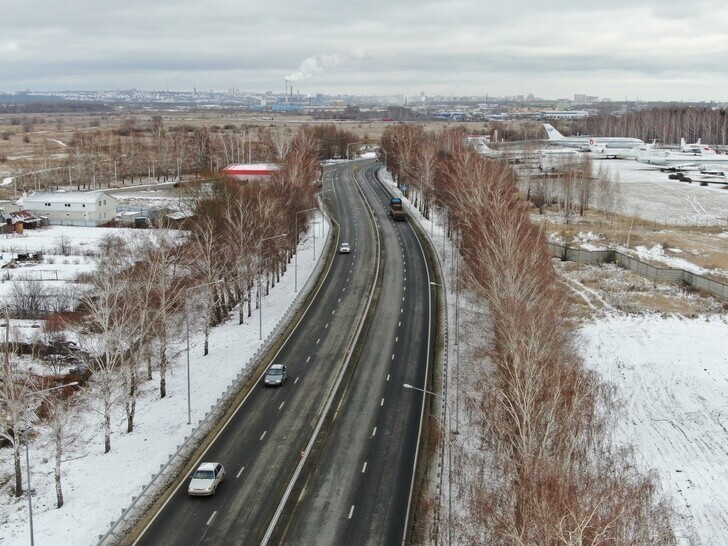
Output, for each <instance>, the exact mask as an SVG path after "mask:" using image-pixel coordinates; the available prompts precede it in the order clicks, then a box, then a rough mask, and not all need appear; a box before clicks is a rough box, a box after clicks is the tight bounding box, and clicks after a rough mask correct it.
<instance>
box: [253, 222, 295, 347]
mask: <svg viewBox="0 0 728 546" xmlns="http://www.w3.org/2000/svg"><path fill="white" fill-rule="evenodd" d="M286 236H288V233H281V234H280V235H273V236H272V237H263V238H262V239H261V240H260V241H258V324H259V327H260V330H259V334H258V339H259V340H262V339H263V295H262V294H261V277H262V276H263V243H264V242H266V241H270V240H272V239H278V238H279V237H286Z"/></svg>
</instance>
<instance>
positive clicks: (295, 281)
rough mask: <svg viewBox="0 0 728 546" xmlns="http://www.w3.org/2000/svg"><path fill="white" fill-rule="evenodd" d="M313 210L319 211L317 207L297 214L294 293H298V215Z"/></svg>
mask: <svg viewBox="0 0 728 546" xmlns="http://www.w3.org/2000/svg"><path fill="white" fill-rule="evenodd" d="M312 210H317V209H316V207H313V208H310V209H305V210H299V211H298V212H296V214H295V225H296V227H295V230H294V231H295V233H294V237H295V239H296V249H295V250H296V254H295V256H294V258H295V264H294V266H293V286H294V290H293V291H294V292H298V215H299V214H300V213H302V212H311V211H312ZM314 237H316V234H315V233H314Z"/></svg>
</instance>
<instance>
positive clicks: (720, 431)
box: [581, 314, 728, 545]
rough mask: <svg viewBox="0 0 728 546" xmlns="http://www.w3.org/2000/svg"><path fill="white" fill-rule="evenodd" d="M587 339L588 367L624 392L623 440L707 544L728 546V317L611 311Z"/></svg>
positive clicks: (586, 329) (586, 330)
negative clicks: (658, 476)
mask: <svg viewBox="0 0 728 546" xmlns="http://www.w3.org/2000/svg"><path fill="white" fill-rule="evenodd" d="M581 336H582V339H583V347H584V360H585V362H586V364H587V365H588V366H591V367H593V369H595V370H597V371H599V372H600V374H601V375H602V377H603V378H604V380H605V381H608V382H610V383H613V384H614V385H616V387H617V391H618V393H619V395H618V399H619V404H618V405H619V406H621V407H622V408H623V410H622V415H621V419H620V420H619V426H618V430H617V441H620V442H624V443H629V444H632V445H634V446H635V447H636V448H637V460H638V461H639V463H640V464H641V465H642V467H643V469H655V470H657V471H658V472H659V475H660V479H661V481H662V485H663V487H664V491H665V492H666V493H667V494H669V495H671V496H672V498H673V501H674V504H675V507H676V509H677V511H678V513H679V514H680V518H681V521H682V522H683V523H684V524H685V525H686V526H687V527H693V528H694V530H695V532H696V535H697V537H699V541H700V542H699V543H700V544H705V545H715V544H726V543H728V428H727V427H728V318H727V317H726V316H725V315H722V316H711V317H706V316H703V317H699V318H697V319H686V318H683V317H675V316H669V317H665V316H661V315H657V314H647V315H639V316H628V315H624V314H608V315H607V316H605V317H602V318H600V319H599V320H598V321H595V322H593V323H590V324H585V325H584V326H582V328H581ZM688 536H689V535H688ZM688 536H685V535H683V536H681V539H682V540H683V543H686V542H687V538H688Z"/></svg>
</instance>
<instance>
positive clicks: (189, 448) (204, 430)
mask: <svg viewBox="0 0 728 546" xmlns="http://www.w3.org/2000/svg"><path fill="white" fill-rule="evenodd" d="M331 227H332V226H331V225H329V229H328V231H327V232H326V241H325V242H324V245H323V247H322V248H323V249H325V248H327V247H329V246H330V242H331ZM323 256H325V252H324V251H323V250H322V252H321V255H320V257H319V260H318V261H317V262H316V265H315V266H314V269H313V271H312V272H311V275H310V276H309V278H308V280H307V281H306V282H305V283H304V285H303V287H302V288H301V290H300V292H299V293H298V295H297V296H296V298H295V299H294V300H293V301H292V302H291V305H290V306H289V307H288V309H287V310H286V312H285V313H283V315H282V316H281V319H280V320H279V321H278V323H277V324H276V326H275V327H274V328H273V330H271V332H270V333H269V334H268V336H267V337H266V339H265V341H264V342H263V344H262V345H261V346H260V347H259V348H258V350H257V351H256V352H255V354H254V355H253V356H252V357H251V358H250V359H248V361H247V362H246V364H245V366H243V368H241V370H240V372H239V373H238V375H237V377H236V378H235V379H233V380H232V382H231V383H230V385H229V386H228V388H227V389H226V390H225V391H224V392H223V393H222V394H221V395H220V397H219V398H218V399H217V401H216V402H215V403H214V404H213V405H212V406H211V407H210V411H209V412H207V413H206V414H205V416H204V417H203V418H202V419H200V420H199V421H198V424H197V426H196V427H195V429H194V430H193V431H192V433H191V434H190V435H189V436H186V437H185V439H184V441H183V442H182V444H180V445H178V446H177V450H176V451H175V452H174V453H171V454H170V455H169V459H168V460H167V462H166V463H164V464H162V465H160V468H159V472H157V473H156V474H152V477H151V480H150V481H149V482H148V483H147V484H146V485H145V486H144V487H143V488H142V490H141V491H140V492H139V494H138V495H136V496H133V497H132V499H131V504H130V505H129V506H128V507H126V508H123V509H122V510H121V515H120V516H119V518H118V519H116V520H114V521H111V522H110V524H109V525H110V527H109V529H108V530H107V531H106V533H105V534H103V535H99V542H98V544H99V545H102V544H106V543H108V544H111V543H114V542H113V541H119V540H121V539H122V538H124V535H125V531H128V529H129V528H131V527H132V526H133V525H135V524H136V522H137V521H136V519H134V518H132V519H131V520H130V519H129V516H130V514H132V511H133V510H135V509H137V510H140V511H143V510H144V509H146V508H147V507H148V506H149V505H150V504H151V503H152V502H154V501H155V500H156V498H157V496H158V494H160V493H161V492H162V491H163V490H164V488H165V487H166V486H167V483H168V480H171V479H173V478H174V477H176V476H177V475H178V474H179V472H180V471H181V469H182V468H183V467H184V465H185V463H186V462H187V459H188V458H189V456H190V455H191V454H192V453H193V452H194V450H195V449H197V447H198V446H199V442H201V441H202V440H203V439H204V438H205V436H206V435H207V434H208V432H209V431H210V430H211V428H212V427H213V426H214V425H215V423H216V422H217V420H218V418H219V417H220V416H222V415H223V414H224V412H225V411H226V409H227V408H226V402H227V400H228V399H229V398H230V396H232V395H233V394H234V393H236V392H238V391H239V390H240V388H241V387H242V386H243V384H244V383H245V381H246V380H247V379H248V377H249V375H250V371H251V370H253V369H255V368H256V366H255V365H254V363H255V362H256V361H258V360H259V359H260V358H262V356H263V355H265V354H266V353H267V352H268V351H269V350H270V349H271V347H272V345H273V343H274V342H275V340H276V339H277V338H278V336H279V335H280V334H281V333H282V332H283V331H285V329H286V328H287V327H288V326H289V324H290V323H291V321H292V320H293V319H294V317H295V316H296V314H297V312H298V311H299V310H300V308H301V307H302V305H303V304H304V302H305V301H306V297H307V296H308V294H309V293H310V291H311V289H312V288H313V287H314V286H315V284H316V282H317V280H318V277H319V275H320V274H321V271H322V269H323V267H324V266H325V264H326V260H325V259H323ZM163 478H167V480H165V479H163ZM142 500H144V501H145V502H142ZM117 533H118V534H119V535H120V536H116V534H117Z"/></svg>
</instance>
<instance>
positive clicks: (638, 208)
mask: <svg viewBox="0 0 728 546" xmlns="http://www.w3.org/2000/svg"><path fill="white" fill-rule="evenodd" d="M594 168H595V169H599V168H602V169H604V170H606V171H607V172H609V173H610V174H611V175H612V177H613V178H614V179H615V180H618V183H619V188H620V191H621V192H622V197H623V201H622V202H621V203H615V210H610V211H609V212H617V213H619V214H623V215H625V216H636V217H639V218H643V219H645V220H650V221H654V222H663V223H669V224H677V225H694V224H698V225H723V226H728V187H727V186H726V185H725V184H715V183H712V184H709V185H708V186H700V183H699V180H702V179H705V180H711V181H713V182H725V181H726V180H725V179H724V178H716V177H703V176H702V175H697V176H693V175H692V174H691V177H692V178H693V182H692V183H691V184H688V183H686V182H681V181H679V180H670V179H668V174H667V173H663V172H661V171H660V170H659V169H657V168H655V167H649V166H647V165H644V164H642V163H637V162H636V161H634V160H631V159H623V160H614V159H596V160H594Z"/></svg>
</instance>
